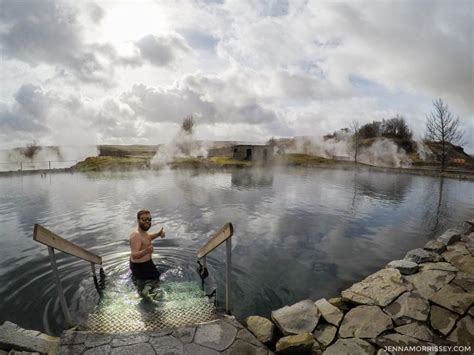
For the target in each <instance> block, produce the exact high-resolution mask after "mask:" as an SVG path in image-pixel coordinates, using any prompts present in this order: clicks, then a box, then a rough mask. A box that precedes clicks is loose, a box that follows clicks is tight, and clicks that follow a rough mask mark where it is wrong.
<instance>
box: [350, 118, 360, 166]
mask: <svg viewBox="0 0 474 355" xmlns="http://www.w3.org/2000/svg"><path fill="white" fill-rule="evenodd" d="M351 130H352V132H353V134H352V140H353V141H352V144H353V145H354V163H356V164H357V156H358V155H359V146H360V132H359V131H360V125H359V121H356V120H354V121H352V123H351Z"/></svg>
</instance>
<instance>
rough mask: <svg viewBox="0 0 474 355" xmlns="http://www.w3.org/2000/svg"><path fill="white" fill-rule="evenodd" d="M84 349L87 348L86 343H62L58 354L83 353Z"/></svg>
mask: <svg viewBox="0 0 474 355" xmlns="http://www.w3.org/2000/svg"><path fill="white" fill-rule="evenodd" d="M84 350H86V347H85V346H84V344H75V345H61V346H60V347H59V349H58V352H57V353H58V355H77V354H82V353H83V352H84ZM53 354H54V353H53Z"/></svg>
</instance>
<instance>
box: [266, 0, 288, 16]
mask: <svg viewBox="0 0 474 355" xmlns="http://www.w3.org/2000/svg"><path fill="white" fill-rule="evenodd" d="M266 5H267V6H266V9H265V13H264V16H270V17H279V16H285V15H288V10H289V3H288V0H270V1H268V2H267V3H266Z"/></svg>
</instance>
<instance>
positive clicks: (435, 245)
mask: <svg viewBox="0 0 474 355" xmlns="http://www.w3.org/2000/svg"><path fill="white" fill-rule="evenodd" d="M423 249H425V250H428V251H432V252H435V253H437V254H441V253H442V252H443V251H445V250H446V245H445V244H444V243H442V242H440V241H439V240H430V241H429V242H428V243H426V244H425V246H424V247H423Z"/></svg>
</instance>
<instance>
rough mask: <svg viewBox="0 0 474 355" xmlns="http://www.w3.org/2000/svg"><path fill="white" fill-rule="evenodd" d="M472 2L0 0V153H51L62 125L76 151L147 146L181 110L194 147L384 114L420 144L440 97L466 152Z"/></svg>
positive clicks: (473, 80) (473, 88)
mask: <svg viewBox="0 0 474 355" xmlns="http://www.w3.org/2000/svg"><path fill="white" fill-rule="evenodd" d="M473 6H474V5H473V3H472V1H469V0H457V1H456V2H455V5H454V4H452V3H450V2H447V1H443V0H420V1H412V2H408V1H378V2H376V3H374V2H373V1H343V2H341V1H337V2H334V1H305V0H273V1H259V0H247V1H200V0H199V1H188V0H176V1H173V2H166V1H163V2H155V1H151V0H150V1H140V2H133V1H123V2H98V1H97V2H85V3H83V2H77V3H74V2H69V1H59V0H58V1H53V0H44V1H33V0H30V1H12V0H3V1H2V6H1V7H0V21H1V23H0V55H1V58H2V69H1V70H2V77H4V78H5V80H4V83H2V84H3V85H2V88H1V91H0V124H1V127H2V132H0V135H1V137H2V146H12V145H14V144H16V143H15V142H19V141H20V140H19V137H20V136H21V135H23V136H25V135H30V136H34V135H37V136H38V137H42V138H43V139H46V140H48V141H49V142H51V143H54V142H55V141H56V140H57V139H62V138H61V137H62V136H61V134H59V133H57V132H61V133H62V134H64V135H66V136H68V135H71V134H70V133H68V132H62V131H61V129H60V128H59V129H58V127H61V125H64V124H67V125H69V127H70V128H71V129H70V131H72V130H73V129H75V130H77V132H79V133H78V134H77V137H84V139H86V140H88V141H97V142H98V143H107V142H120V143H130V144H131V143H150V144H157V143H160V142H165V141H166V140H167V139H168V137H169V136H173V135H174V134H175V133H176V132H177V131H178V130H179V125H180V122H181V121H182V119H183V118H184V117H185V116H186V115H188V114H193V115H194V116H195V118H196V123H197V125H196V137H198V138H199V139H216V140H220V139H231V140H256V141H265V140H267V139H268V138H270V137H272V136H291V135H316V136H322V135H324V134H326V133H329V132H332V131H334V130H337V129H339V128H342V127H347V126H348V125H349V124H350V123H351V122H352V121H353V120H354V119H357V120H358V121H359V122H360V123H361V124H363V123H365V122H368V121H371V120H381V119H382V118H390V117H393V116H395V115H396V114H397V113H399V114H402V115H403V116H404V117H405V118H406V120H407V122H408V124H409V126H410V127H411V128H412V129H413V131H414V133H415V135H416V136H418V137H421V136H423V134H424V129H425V115H426V113H428V112H429V111H431V109H432V100H433V99H436V98H438V97H441V98H443V100H444V101H445V102H447V103H449V105H450V108H451V109H452V111H453V113H454V114H456V115H459V116H460V119H461V124H462V126H463V127H464V129H465V130H466V136H465V139H466V141H467V143H468V144H467V150H468V151H470V152H474V143H473V142H474V139H473V131H474V119H473V118H474V103H473V102H474V101H473V100H472V97H474V77H473V76H474V69H473V66H472V63H473V62H474V58H473V53H474V48H473V47H474V44H473V42H474V39H473V31H474V29H473V26H474V25H473V24H474V9H473ZM72 98H74V99H72ZM81 132H82V133H81ZM85 132H88V135H87V134H85ZM163 132H166V134H163Z"/></svg>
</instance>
